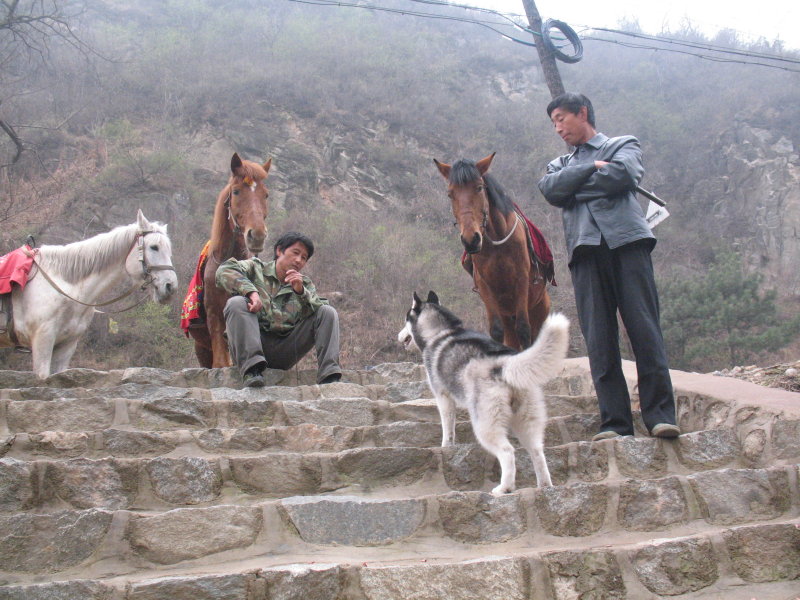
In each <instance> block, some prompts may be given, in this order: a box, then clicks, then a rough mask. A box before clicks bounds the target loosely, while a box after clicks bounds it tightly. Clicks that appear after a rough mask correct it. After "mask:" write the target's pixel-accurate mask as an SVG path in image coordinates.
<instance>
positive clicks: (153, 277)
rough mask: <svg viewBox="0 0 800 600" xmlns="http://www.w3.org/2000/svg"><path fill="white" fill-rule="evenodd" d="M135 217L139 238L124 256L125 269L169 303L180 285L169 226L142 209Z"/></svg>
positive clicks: (151, 292) (161, 299)
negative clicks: (156, 221)
mask: <svg viewBox="0 0 800 600" xmlns="http://www.w3.org/2000/svg"><path fill="white" fill-rule="evenodd" d="M136 218H137V232H136V238H135V239H134V242H133V244H132V245H131V249H130V252H128V257H127V258H126V259H125V270H126V271H127V272H128V275H129V276H130V278H131V279H132V280H133V281H141V282H143V283H144V284H145V285H146V286H147V287H148V288H149V289H150V295H151V297H152V299H153V300H154V301H156V302H160V303H161V304H166V303H167V302H169V301H170V299H171V298H172V294H174V293H175V290H176V289H177V288H178V277H177V275H176V274H175V268H174V267H173V266H172V243H171V242H170V240H169V237H168V236H167V226H166V225H163V224H162V223H155V222H152V223H151V222H150V221H148V220H147V219H146V218H145V216H144V215H143V214H142V211H141V210H139V213H138V214H137V217H136Z"/></svg>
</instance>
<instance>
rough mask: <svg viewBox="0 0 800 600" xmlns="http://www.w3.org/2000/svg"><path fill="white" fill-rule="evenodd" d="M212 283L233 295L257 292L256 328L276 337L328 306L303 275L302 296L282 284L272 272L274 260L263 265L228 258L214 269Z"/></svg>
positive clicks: (251, 259)
mask: <svg viewBox="0 0 800 600" xmlns="http://www.w3.org/2000/svg"><path fill="white" fill-rule="evenodd" d="M216 282H217V287H221V288H222V289H224V290H225V291H226V292H228V293H229V294H233V295H237V294H238V295H240V296H247V294H249V293H250V292H258V295H259V296H261V302H262V303H263V305H264V307H263V308H262V309H261V310H260V311H259V313H258V323H259V326H260V327H261V330H262V331H268V332H271V333H277V334H279V335H286V334H288V333H289V332H290V331H291V330H292V329H293V328H294V326H295V325H296V324H297V323H299V322H300V321H302V320H303V319H306V318H307V317H310V316H311V315H313V314H314V313H315V312H316V311H317V309H318V308H319V307H320V306H322V305H323V304H328V301H327V300H326V299H325V298H320V297H319V296H318V295H317V290H316V288H315V287H314V284H313V283H312V282H311V279H309V278H308V277H306V276H305V275H303V286H304V287H305V291H304V292H303V293H302V294H295V293H294V290H293V289H292V286H291V285H289V284H282V283H281V282H280V281H279V280H278V275H277V273H276V272H275V261H274V260H273V261H271V262H268V263H266V264H265V263H264V262H262V261H261V260H260V259H258V258H250V259H248V260H236V259H235V258H229V259H228V260H226V261H225V262H224V263H222V264H221V265H220V266H219V269H217V275H216Z"/></svg>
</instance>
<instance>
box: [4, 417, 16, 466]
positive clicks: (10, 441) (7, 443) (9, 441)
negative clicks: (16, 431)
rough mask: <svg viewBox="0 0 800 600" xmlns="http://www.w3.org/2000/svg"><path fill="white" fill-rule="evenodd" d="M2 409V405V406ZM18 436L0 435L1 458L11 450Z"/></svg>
mask: <svg viewBox="0 0 800 600" xmlns="http://www.w3.org/2000/svg"><path fill="white" fill-rule="evenodd" d="M0 410H2V407H0ZM16 438H17V436H16V435H0V458H2V457H4V456H5V455H6V454H7V453H8V451H9V450H11V446H13V445H14V440H15V439H16Z"/></svg>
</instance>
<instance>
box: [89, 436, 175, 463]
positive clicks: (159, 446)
mask: <svg viewBox="0 0 800 600" xmlns="http://www.w3.org/2000/svg"><path fill="white" fill-rule="evenodd" d="M177 446H178V441H177V438H176V437H175V436H174V435H170V434H169V433H152V432H149V431H128V430H125V429H105V430H103V448H105V450H106V451H107V452H108V453H109V454H111V455H112V456H131V457H134V456H160V455H162V454H168V453H169V452H171V451H172V450H174V449H175V448H176V447H177Z"/></svg>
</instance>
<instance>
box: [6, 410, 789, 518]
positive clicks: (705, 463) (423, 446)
mask: <svg viewBox="0 0 800 600" xmlns="http://www.w3.org/2000/svg"><path fill="white" fill-rule="evenodd" d="M548 431H551V428H548ZM781 431H782V430H781ZM781 435H782V434H781ZM16 437H17V438H20V439H19V440H15V443H14V444H12V445H10V446H9V447H10V449H11V451H10V452H9V453H8V455H7V456H5V457H4V458H2V459H0V512H7V511H18V510H42V509H44V508H47V509H48V510H58V509H61V508H107V509H127V508H131V507H135V506H139V507H142V506H167V505H176V504H190V505H194V504H198V503H204V502H215V501H217V500H218V499H220V498H225V497H228V496H230V495H231V494H235V495H241V494H244V495H245V496H248V497H250V496H252V497H281V496H286V495H295V494H317V493H329V492H332V491H336V490H341V489H351V490H356V491H360V490H370V491H374V490H376V489H391V488H393V487H397V486H401V487H403V486H404V487H414V486H419V485H422V484H425V485H434V486H437V488H438V489H440V490H447V489H453V490H481V489H485V488H487V487H488V486H493V485H496V483H497V482H498V481H499V478H500V470H499V465H498V463H497V461H496V459H495V458H494V457H493V456H492V455H490V454H489V453H488V452H486V451H485V450H483V449H482V448H481V447H480V446H479V445H478V444H476V443H475V442H474V441H473V442H472V443H462V444H458V445H455V446H451V447H447V448H441V447H440V446H439V445H438V442H439V440H440V439H441V433H440V427H439V425H438V424H434V423H415V422H395V423H391V424H388V425H384V426H368V427H358V428H341V427H328V426H326V427H318V426H315V425H301V426H290V427H272V428H245V429H233V430H222V429H218V430H206V431H203V432H192V431H182V432H175V431H171V432H163V433H142V432H130V431H124V430H105V431H103V432H99V433H98V434H97V435H95V436H89V435H88V434H72V435H70V434H60V433H58V432H52V435H44V434H39V435H26V434H20V435H19V436H16ZM457 437H458V439H460V440H470V439H472V430H471V427H470V425H469V424H468V423H465V422H462V423H459V426H458V427H457ZM76 438H77V439H76ZM548 441H555V439H550V440H548ZM90 442H94V443H96V444H97V446H98V447H99V450H95V452H96V453H97V454H104V456H103V457H98V458H94V457H86V456H79V457H77V458H60V459H43V458H33V459H30V458H27V456H29V455H31V454H35V453H36V452H37V449H38V448H41V449H43V451H45V452H48V451H49V452H52V453H54V454H55V455H56V456H64V455H65V454H68V453H69V452H73V453H80V452H81V451H83V452H84V453H86V452H87V451H88V445H89V443H90ZM409 442H413V443H409ZM779 442H780V438H778V439H777V440H774V441H773V443H771V444H770V446H769V447H770V449H771V450H779V452H778V453H776V454H773V453H772V452H767V453H762V454H761V455H759V456H758V457H757V460H751V458H750V457H749V456H748V455H746V454H745V453H744V452H743V451H742V447H741V444H740V443H739V440H738V438H737V437H736V435H735V432H734V431H733V430H731V429H716V430H708V431H700V432H694V433H689V434H683V435H681V436H679V437H678V438H677V439H676V440H661V439H657V438H650V437H633V436H626V437H621V438H616V439H611V440H605V441H603V442H584V441H579V442H570V443H567V444H558V445H552V446H548V447H546V449H545V455H546V457H547V463H548V467H549V469H550V473H551V476H552V479H553V483H554V484H555V485H557V486H558V485H564V484H567V483H575V482H587V483H596V482H613V481H620V480H623V479H627V478H636V479H642V480H648V479H655V478H662V477H666V476H668V475H690V474H692V473H695V472H703V471H711V470H719V469H723V468H727V469H741V468H755V467H762V466H766V465H775V466H779V465H792V464H794V463H796V462H798V459H799V458H800V454H794V455H790V454H787V448H786V447H784V448H783V450H781V446H780V444H779ZM387 443H391V445H384V444H387ZM31 448H32V449H31ZM793 448H794V447H793V446H791V445H789V446H788V450H792V449H793ZM148 451H149V452H150V453H151V454H153V455H155V456H146V455H147V454H148ZM265 452H266V453H265ZM109 453H110V454H112V456H110V457H109V456H108V454H109ZM142 455H145V456H142ZM516 464H517V486H518V487H526V486H535V485H536V477H535V474H534V471H533V466H532V463H531V460H530V456H529V455H528V453H527V451H525V450H522V449H519V448H518V449H517V451H516Z"/></svg>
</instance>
